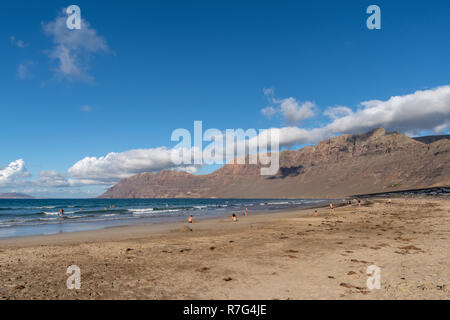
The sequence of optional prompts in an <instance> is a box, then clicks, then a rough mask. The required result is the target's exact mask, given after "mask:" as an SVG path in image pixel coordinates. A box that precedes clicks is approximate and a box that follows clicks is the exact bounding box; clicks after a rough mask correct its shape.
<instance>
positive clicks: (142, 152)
mask: <svg viewBox="0 0 450 320" xmlns="http://www.w3.org/2000/svg"><path fill="white" fill-rule="evenodd" d="M172 156H173V149H168V148H166V147H160V148H154V149H136V150H130V151H125V152H120V153H116V152H111V153H109V154H107V155H106V156H104V157H86V158H84V159H82V160H80V161H78V162H77V163H75V164H74V165H73V166H72V167H71V168H70V169H69V174H70V175H71V176H72V177H73V178H75V179H76V180H77V181H79V182H80V183H84V184H99V183H100V184H101V183H103V184H111V183H115V182H117V181H118V180H120V179H122V178H128V177H130V176H132V175H135V174H138V173H141V172H152V171H160V170H164V169H173V170H183V171H189V172H194V171H195V167H194V166H184V165H176V164H175V163H174V162H173V161H172V159H173V158H172Z"/></svg>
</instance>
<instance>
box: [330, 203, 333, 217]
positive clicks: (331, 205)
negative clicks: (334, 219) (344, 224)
mask: <svg viewBox="0 0 450 320" xmlns="http://www.w3.org/2000/svg"><path fill="white" fill-rule="evenodd" d="M333 214H334V207H333V203H331V202H330V215H333Z"/></svg>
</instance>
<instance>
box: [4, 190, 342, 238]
mask: <svg viewBox="0 0 450 320" xmlns="http://www.w3.org/2000/svg"><path fill="white" fill-rule="evenodd" d="M297 200H298V199H297ZM329 201H331V202H333V203H334V204H335V206H339V205H340V203H336V201H337V200H336V199H330V200H329ZM324 202H328V200H324ZM327 206H328V204H327V205H325V204H311V205H302V206H298V207H295V206H293V207H289V208H284V209H266V210H255V211H253V210H249V216H259V215H272V214H281V213H287V212H291V211H302V210H309V209H317V208H322V207H327ZM232 213H233V209H230V210H226V212H224V213H221V214H213V215H211V216H199V217H194V219H195V221H196V222H197V223H198V222H200V221H208V220H221V219H227V218H228V217H230V219H231V214H232ZM239 217H240V216H239V215H238V218H239ZM187 218H188V216H186V217H183V218H181V217H179V218H172V219H168V220H167V221H154V222H151V221H150V218H143V219H145V220H144V221H142V222H140V221H137V220H131V219H130V220H127V219H126V218H124V219H123V220H121V221H118V224H117V225H112V226H108V225H105V223H107V222H111V221H108V220H105V223H104V224H103V225H101V224H100V223H98V226H97V227H92V229H88V230H75V231H66V232H59V233H56V232H54V233H50V234H34V235H14V236H6V237H0V246H1V245H2V243H11V242H14V241H16V240H17V241H20V239H24V241H25V242H27V240H26V239H27V238H32V239H33V240H38V239H39V238H41V237H44V238H51V240H53V241H58V240H59V237H60V236H64V237H63V238H67V237H68V235H70V234H73V233H74V234H78V233H79V234H82V235H86V236H89V237H91V236H93V235H94V234H96V233H101V234H104V233H106V232H107V231H108V230H114V229H116V228H118V229H121V230H123V229H124V228H129V230H128V231H129V232H131V233H134V232H135V231H139V230H140V229H142V228H144V229H155V230H166V229H167V228H170V226H171V225H175V226H178V225H181V224H187ZM78 223H81V224H83V223H85V224H88V223H89V222H78ZM61 225H64V222H63V223H62V224H61ZM68 225H69V226H70V224H68ZM92 225H94V224H92ZM52 226H55V225H52ZM32 227H33V226H32ZM19 228H20V227H19ZM36 228H38V226H36ZM113 233H114V231H113Z"/></svg>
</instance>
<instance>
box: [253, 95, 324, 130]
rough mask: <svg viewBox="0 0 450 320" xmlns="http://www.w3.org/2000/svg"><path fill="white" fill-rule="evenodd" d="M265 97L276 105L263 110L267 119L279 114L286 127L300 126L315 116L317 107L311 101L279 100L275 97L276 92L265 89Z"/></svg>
mask: <svg viewBox="0 0 450 320" xmlns="http://www.w3.org/2000/svg"><path fill="white" fill-rule="evenodd" d="M264 95H265V96H266V97H267V98H268V100H269V102H270V103H272V104H273V105H275V107H273V106H268V107H266V108H264V109H262V110H261V113H262V114H263V115H264V116H266V117H267V118H272V117H273V116H275V115H277V114H279V115H281V116H282V117H283V119H284V122H285V124H286V125H298V124H300V123H301V122H302V121H303V120H305V119H308V118H311V117H313V116H314V110H315V108H316V105H315V104H314V103H313V102H311V101H305V102H299V101H297V100H296V99H295V98H292V97H290V98H286V99H277V98H275V97H274V90H273V89H272V88H270V89H264Z"/></svg>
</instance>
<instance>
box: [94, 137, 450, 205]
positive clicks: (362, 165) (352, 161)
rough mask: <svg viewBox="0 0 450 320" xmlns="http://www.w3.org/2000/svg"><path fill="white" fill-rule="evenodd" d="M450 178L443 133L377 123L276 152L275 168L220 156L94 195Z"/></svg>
mask: <svg viewBox="0 0 450 320" xmlns="http://www.w3.org/2000/svg"><path fill="white" fill-rule="evenodd" d="M438 186H450V139H449V136H432V137H420V138H410V137H408V136H406V135H403V134H400V133H397V132H391V133H389V132H386V131H385V130H384V129H376V130H373V131H371V132H368V133H366V134H356V135H352V134H345V135H341V136H338V137H334V138H330V139H328V140H325V141H321V142H319V143H318V144H317V145H316V146H308V147H305V148H302V149H300V150H297V151H282V152H281V153H280V169H279V170H278V172H277V174H275V175H273V176H261V175H260V165H249V164H245V165H241V164H227V165H224V166H223V167H222V168H220V169H218V170H216V171H215V172H213V173H211V174H207V175H193V174H190V173H186V172H177V171H167V170H166V171H161V172H158V173H141V174H139V175H136V176H133V177H130V178H128V179H123V180H121V181H120V182H119V183H118V184H117V185H115V186H113V187H112V188H110V189H109V190H108V191H107V192H106V193H105V194H104V195H102V196H101V198H331V197H333V198H336V197H344V196H349V195H355V194H368V193H380V192H389V191H398V190H408V189H420V188H430V187H438Z"/></svg>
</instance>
